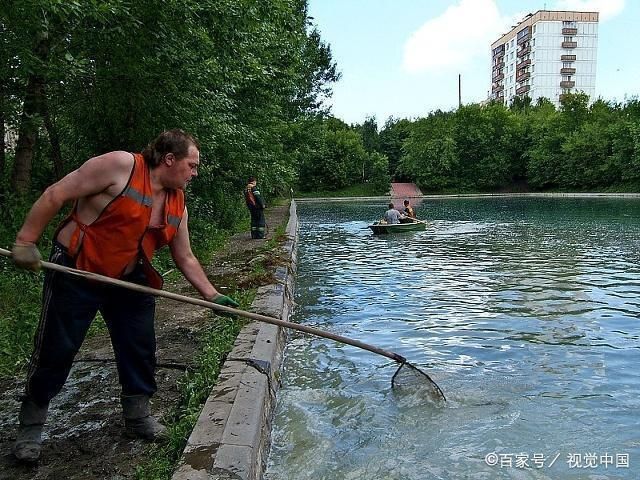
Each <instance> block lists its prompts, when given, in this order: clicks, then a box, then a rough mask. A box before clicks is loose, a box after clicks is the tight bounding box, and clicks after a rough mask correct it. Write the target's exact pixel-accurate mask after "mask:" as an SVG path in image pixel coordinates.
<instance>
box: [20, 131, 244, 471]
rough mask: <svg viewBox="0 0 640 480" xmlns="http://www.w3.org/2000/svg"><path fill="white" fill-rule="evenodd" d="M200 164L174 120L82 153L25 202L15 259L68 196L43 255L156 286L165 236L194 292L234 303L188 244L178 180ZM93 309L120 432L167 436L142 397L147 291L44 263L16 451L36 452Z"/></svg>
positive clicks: (149, 336) (147, 372)
mask: <svg viewBox="0 0 640 480" xmlns="http://www.w3.org/2000/svg"><path fill="white" fill-rule="evenodd" d="M199 164H200V146H199V144H198V142H197V140H196V139H195V138H194V137H192V136H191V135H189V134H188V133H186V132H183V131H182V130H178V129H175V130H169V131H166V132H163V133H162V134H160V135H159V136H158V137H157V138H156V139H155V140H154V141H153V142H152V143H151V144H149V146H148V147H147V148H146V149H145V150H144V152H142V153H135V154H134V153H129V152H124V151H115V152H109V153H105V154H104V155H100V156H97V157H94V158H91V159H89V160H87V161H86V162H85V163H84V164H83V165H82V166H80V168H78V169H77V170H74V171H73V172H71V173H69V174H68V175H67V176H65V177H64V178H63V179H62V180H60V181H59V182H57V183H55V184H53V185H51V186H50V187H49V188H47V189H46V190H45V192H44V193H43V194H42V195H41V196H40V198H39V199H38V200H37V201H36V202H35V203H34V205H33V207H32V208H31V211H30V212H29V214H28V215H27V218H26V220H25V222H24V224H23V225H22V228H21V229H20V231H19V232H18V234H17V236H16V240H15V244H14V246H13V250H12V257H13V261H14V263H15V264H16V266H18V267H21V268H25V269H28V270H33V271H38V270H39V269H40V266H41V265H40V259H41V257H40V252H39V251H38V248H37V246H36V242H37V241H38V239H39V238H40V236H41V235H42V232H43V231H44V229H45V227H46V226H47V224H48V223H49V222H50V221H51V219H52V218H53V217H54V216H55V215H56V214H57V213H58V212H59V211H60V209H61V208H62V206H63V205H64V203H65V202H68V201H73V202H74V206H73V209H72V211H71V214H70V215H69V217H67V219H66V220H64V221H63V222H62V224H61V225H60V226H59V227H58V230H57V231H56V233H55V236H54V241H53V248H52V251H51V256H50V260H49V261H50V262H52V263H56V264H59V265H64V266H67V267H74V268H79V269H82V270H87V271H89V272H94V273H98V274H102V275H106V276H109V277H112V278H118V279H123V280H126V281H129V282H134V283H139V284H142V285H149V286H152V287H155V288H161V287H162V277H161V276H160V274H159V273H158V272H156V271H155V270H154V268H153V267H152V265H151V263H150V262H151V258H152V256H153V253H154V251H155V250H157V249H159V248H161V247H163V246H165V245H168V247H169V249H170V251H171V256H172V257H173V260H174V262H175V264H176V266H177V267H178V269H180V271H181V272H182V273H183V274H184V276H185V277H186V279H187V280H188V281H189V282H190V283H191V284H192V285H193V286H194V287H195V288H196V289H197V290H198V292H200V295H202V297H203V298H205V299H207V300H210V301H212V302H215V303H217V304H220V305H225V306H231V307H237V306H238V304H237V303H236V302H235V301H234V300H233V299H231V298H230V297H227V296H226V295H222V294H221V293H219V292H218V291H217V290H216V288H215V287H214V286H213V285H212V284H211V282H209V279H208V278H207V275H206V274H205V272H204V270H203V269H202V267H201V266H200V263H199V262H198V260H197V259H196V257H195V256H194V255H193V252H192V250H191V243H190V240H189V229H188V226H187V224H188V213H187V208H186V205H185V198H184V197H185V195H184V189H185V188H186V186H187V184H188V183H189V181H190V180H191V179H192V178H193V177H195V176H197V175H198V166H199ZM98 311H99V312H100V313H101V314H102V317H103V318H104V321H105V323H106V325H107V327H108V329H109V335H110V337H111V344H112V345H113V351H114V353H115V358H116V364H117V367H118V377H119V380H120V384H121V387H122V394H121V403H122V411H123V414H124V420H125V434H126V435H127V436H129V437H133V438H144V439H147V440H156V439H162V438H163V437H165V436H166V429H165V427H164V426H163V425H162V424H160V422H158V421H157V420H156V419H155V418H154V417H153V416H151V413H150V404H149V399H150V397H151V396H152V395H153V394H154V393H155V392H156V389H157V387H156V381H155V366H156V338H155V330H154V317H155V297H153V296H152V295H151V294H147V293H140V292H133V291H130V290H126V289H124V288H121V287H116V286H111V285H102V284H97V283H94V282H89V281H87V280H85V279H82V278H78V277H75V276H71V275H65V274H63V273H60V272H56V271H51V270H49V271H47V274H46V276H45V281H44V287H43V303H42V313H41V316H40V323H39V325H38V330H37V332H36V337H35V348H34V352H33V355H32V357H31V363H30V364H29V371H28V374H27V382H26V387H25V396H24V397H23V400H22V406H21V408H20V414H19V417H18V418H19V421H20V427H19V430H18V435H17V439H16V442H15V444H14V447H13V454H14V455H15V456H16V458H17V459H18V460H21V461H28V462H34V461H36V460H38V458H39V457H40V452H41V449H42V428H43V426H44V423H45V421H46V418H47V413H48V409H49V402H50V401H51V399H52V398H53V397H55V396H56V395H57V394H58V392H60V390H61V389H62V386H63V385H64V383H65V381H66V379H67V376H68V375H69V371H70V369H71V366H72V363H73V359H74V357H75V355H76V353H77V352H78V350H79V348H80V346H81V344H82V342H83V340H84V337H85V335H86V333H87V330H88V329H89V326H90V325H91V322H92V321H93V319H94V317H95V315H96V313H97V312H98Z"/></svg>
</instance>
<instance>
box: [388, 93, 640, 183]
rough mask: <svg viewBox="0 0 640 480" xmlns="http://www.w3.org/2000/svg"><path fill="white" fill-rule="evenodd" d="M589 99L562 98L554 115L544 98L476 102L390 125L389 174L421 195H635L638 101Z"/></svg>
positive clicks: (639, 165) (639, 167)
mask: <svg viewBox="0 0 640 480" xmlns="http://www.w3.org/2000/svg"><path fill="white" fill-rule="evenodd" d="M588 100H589V99H588V97H587V96H586V95H584V94H581V93H578V94H568V95H566V96H565V97H564V98H563V100H562V104H561V107H560V109H559V110H557V109H556V108H555V107H554V105H553V104H551V103H550V102H548V101H546V100H543V101H541V102H538V104H537V105H535V106H532V105H531V104H530V103H531V102H529V101H521V102H516V103H514V104H513V105H512V106H511V108H506V107H504V106H503V105H500V104H495V103H492V104H488V105H484V106H481V105H477V104H475V105H466V106H463V107H461V108H459V109H458V110H456V111H452V112H441V111H437V112H432V113H431V114H429V115H428V116H427V117H425V118H420V119H417V120H415V121H409V120H403V121H391V122H388V123H387V125H385V127H384V129H383V130H382V132H381V133H380V137H381V138H385V139H388V140H387V141H386V142H385V143H383V144H382V146H381V150H382V153H386V154H387V155H388V157H389V158H390V159H391V158H393V159H394V160H393V162H390V163H391V164H396V163H397V165H398V166H397V169H396V170H395V171H392V172H391V173H393V174H395V175H396V176H397V177H398V178H402V179H405V180H408V181H415V182H416V183H417V184H418V185H419V186H420V187H421V188H422V189H423V190H424V191H432V192H445V191H496V190H533V191H540V190H565V191H596V190H611V191H638V190H639V189H640V101H638V100H635V99H634V100H631V101H628V102H626V103H624V104H612V103H607V102H605V101H603V100H597V101H595V102H594V103H592V104H591V105H589V102H588ZM399 152H400V153H399Z"/></svg>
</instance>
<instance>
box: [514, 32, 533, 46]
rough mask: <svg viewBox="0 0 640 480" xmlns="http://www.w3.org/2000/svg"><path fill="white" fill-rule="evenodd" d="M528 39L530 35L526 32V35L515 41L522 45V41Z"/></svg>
mask: <svg viewBox="0 0 640 480" xmlns="http://www.w3.org/2000/svg"><path fill="white" fill-rule="evenodd" d="M529 39H531V36H530V35H529V34H528V33H527V34H526V35H523V36H522V37H520V38H519V39H518V42H517V43H518V45H522V44H523V43H524V42H526V41H527V40H529Z"/></svg>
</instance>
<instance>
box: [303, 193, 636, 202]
mask: <svg viewBox="0 0 640 480" xmlns="http://www.w3.org/2000/svg"><path fill="white" fill-rule="evenodd" d="M485 197H565V198H640V193H569V192H548V193H544V192H538V193H450V194H440V195H420V196H415V197H391V196H389V195H381V196H377V197H299V198H298V197H294V199H295V201H296V202H298V203H304V202H353V201H369V200H371V201H387V200H389V199H390V198H411V199H442V198H485Z"/></svg>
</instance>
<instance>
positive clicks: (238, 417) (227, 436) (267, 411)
mask: <svg viewBox="0 0 640 480" xmlns="http://www.w3.org/2000/svg"><path fill="white" fill-rule="evenodd" d="M286 235H287V241H286V243H285V245H284V249H285V253H286V255H287V256H288V258H289V259H290V262H288V265H287V266H280V267H278V269H277V271H276V278H277V283H275V284H273V285H267V286H264V287H261V288H260V289H258V293H257V295H256V299H255V300H254V302H253V305H252V310H253V311H254V312H257V313H261V314H263V315H267V316H270V317H276V318H279V319H283V320H288V317H289V314H290V312H291V308H292V305H293V290H294V274H295V270H296V252H297V242H298V216H297V213H296V203H295V201H292V202H291V207H290V209H289V222H288V224H287V229H286ZM284 343H285V332H284V331H283V329H282V328H280V327H277V326H275V325H270V324H267V323H259V322H252V323H250V324H248V325H246V326H245V327H244V328H243V329H242V331H241V332H240V334H239V335H238V338H237V339H236V342H235V344H234V347H233V350H232V351H231V352H230V353H229V356H228V357H227V360H226V361H225V363H224V366H223V367H222V370H221V372H220V375H219V377H218V383H217V384H216V386H215V387H214V388H213V390H212V391H211V394H210V395H209V398H208V399H207V401H206V403H205V405H204V408H203V409H202V412H201V413H200V416H199V418H198V421H197V423H196V425H195V427H194V429H193V432H192V433H191V436H190V437H189V440H188V442H187V446H186V447H185V449H184V452H183V456H182V460H181V462H180V466H179V468H178V469H177V470H176V472H175V473H174V475H173V477H172V480H205V479H206V480H212V479H242V480H258V479H260V478H261V477H262V473H263V471H264V466H265V459H266V455H267V453H268V450H269V439H270V433H271V418H272V414H273V408H274V406H275V395H276V392H277V390H278V386H279V377H280V363H281V360H282V352H283V350H284Z"/></svg>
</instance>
